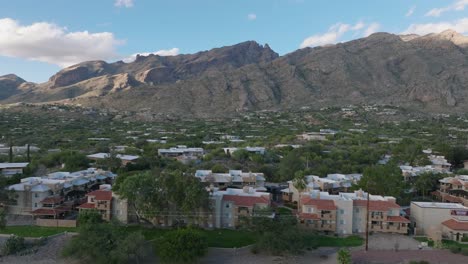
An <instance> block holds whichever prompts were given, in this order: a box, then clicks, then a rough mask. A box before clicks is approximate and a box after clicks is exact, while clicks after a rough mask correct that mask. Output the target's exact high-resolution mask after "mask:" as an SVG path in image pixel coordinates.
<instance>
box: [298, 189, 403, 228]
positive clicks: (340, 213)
mask: <svg viewBox="0 0 468 264" xmlns="http://www.w3.org/2000/svg"><path fill="white" fill-rule="evenodd" d="M301 196H302V198H301V203H300V204H299V206H300V207H299V209H298V219H299V222H300V224H301V225H302V226H303V227H304V228H310V229H313V230H318V231H324V232H327V233H335V234H339V235H347V234H355V233H364V232H365V230H366V219H367V193H366V192H363V191H361V190H359V191H355V192H353V193H339V194H329V193H328V192H321V191H318V190H314V191H312V192H309V193H302V194H301ZM409 222H410V221H409V220H408V219H406V218H404V217H402V216H400V206H399V205H398V204H396V202H395V198H394V197H391V196H380V195H370V196H369V231H370V232H383V233H399V234H406V233H407V230H408V224H409Z"/></svg>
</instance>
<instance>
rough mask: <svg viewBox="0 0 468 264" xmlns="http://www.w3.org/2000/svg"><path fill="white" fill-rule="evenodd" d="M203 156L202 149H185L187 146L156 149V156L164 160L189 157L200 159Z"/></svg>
mask: <svg viewBox="0 0 468 264" xmlns="http://www.w3.org/2000/svg"><path fill="white" fill-rule="evenodd" d="M204 154H205V151H204V150H203V148H187V146H184V145H179V146H177V147H175V148H169V149H158V155H159V156H162V157H166V158H176V157H179V156H189V157H198V158H201V157H203V155H204Z"/></svg>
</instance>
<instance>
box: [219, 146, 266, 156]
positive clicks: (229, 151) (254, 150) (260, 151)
mask: <svg viewBox="0 0 468 264" xmlns="http://www.w3.org/2000/svg"><path fill="white" fill-rule="evenodd" d="M241 149H243V150H245V151H247V152H249V153H253V154H259V155H264V154H265V148H264V147H245V148H236V147H229V148H223V150H224V153H226V154H227V155H231V154H232V153H234V152H236V151H238V150H241Z"/></svg>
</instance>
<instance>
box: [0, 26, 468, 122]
mask: <svg viewBox="0 0 468 264" xmlns="http://www.w3.org/2000/svg"><path fill="white" fill-rule="evenodd" d="M467 39H468V38H467V37H465V36H463V35H460V34H457V33H456V32H454V31H445V32H442V33H440V34H430V35H426V36H418V35H404V36H398V35H393V34H388V33H376V34H373V35H371V36H369V37H367V38H362V39H358V40H354V41H350V42H346V43H340V44H337V45H328V46H325V47H316V48H305V49H301V50H297V51H295V52H292V53H290V54H286V55H284V56H281V57H279V56H278V54H276V53H275V52H274V51H272V50H271V49H270V47H269V46H268V45H264V46H262V45H259V44H258V43H256V42H253V41H248V42H243V43H240V44H237V45H233V46H229V47H222V48H217V49H213V50H209V51H203V52H199V53H196V54H184V55H178V56H171V57H161V56H156V55H149V56H137V58H136V60H135V61H134V62H132V63H124V62H121V61H120V62H115V63H105V62H102V61H95V62H85V63H81V64H78V65H75V66H72V67H69V68H66V69H64V70H62V71H60V72H58V73H57V74H56V75H54V76H52V77H51V78H50V80H49V81H48V82H46V83H43V84H38V85H34V86H31V85H28V86H27V87H25V86H24V84H19V83H16V84H15V85H19V86H21V85H23V88H22V90H15V91H16V92H14V93H12V94H11V95H10V96H7V95H4V96H3V98H2V97H0V100H3V101H0V102H3V103H10V102H19V101H24V102H44V101H64V100H65V101H66V102H68V103H70V102H71V103H79V104H82V105H86V106H99V107H109V108H114V109H122V110H136V111H137V110H139V109H142V108H145V109H148V108H149V109H151V110H152V111H154V112H158V113H168V114H175V115H190V116H196V117H207V116H213V115H228V114H232V113H236V112H239V111H246V110H260V109H285V108H295V107H301V106H306V105H307V106H313V107H321V106H326V105H337V106H339V105H343V104H359V103H385V104H395V105H401V106H409V107H415V108H419V109H425V110H427V111H436V112H439V111H442V112H445V111H449V112H451V111H467V110H468V104H467V100H468V87H467V86H468V47H467V44H468V41H467ZM1 85H2V81H1V79H0V88H1V87H2V86H1ZM15 85H13V86H15ZM18 91H19V92H18Z"/></svg>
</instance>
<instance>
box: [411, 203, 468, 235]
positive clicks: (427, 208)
mask: <svg viewBox="0 0 468 264" xmlns="http://www.w3.org/2000/svg"><path fill="white" fill-rule="evenodd" d="M410 209H411V216H410V219H411V225H412V226H413V228H414V234H415V235H424V236H428V237H430V238H432V239H433V240H436V241H437V240H440V239H441V238H442V237H444V236H445V238H447V239H454V238H455V239H456V238H457V235H456V234H457V233H466V232H463V231H464V229H465V227H468V226H467V225H468V224H467V223H468V222H467V220H468V217H467V215H468V207H465V206H463V205H462V204H459V203H436V202H411V206H410ZM460 228H462V229H461V230H460ZM455 231H457V232H455ZM450 232H452V234H455V237H454V236H452V235H450ZM467 232H468V228H467ZM458 239H460V235H458ZM458 239H457V240H458Z"/></svg>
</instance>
